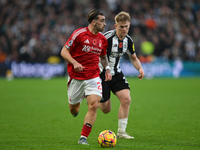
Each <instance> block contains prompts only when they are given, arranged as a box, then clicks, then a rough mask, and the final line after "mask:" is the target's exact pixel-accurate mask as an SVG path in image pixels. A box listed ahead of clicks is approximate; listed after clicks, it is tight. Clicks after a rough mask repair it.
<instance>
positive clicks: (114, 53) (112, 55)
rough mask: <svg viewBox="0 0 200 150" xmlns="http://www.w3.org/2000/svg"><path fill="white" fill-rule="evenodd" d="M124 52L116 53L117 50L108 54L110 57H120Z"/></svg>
mask: <svg viewBox="0 0 200 150" xmlns="http://www.w3.org/2000/svg"><path fill="white" fill-rule="evenodd" d="M123 54H124V53H118V52H112V53H111V54H110V57H112V58H117V57H121V56H122V55H123Z"/></svg>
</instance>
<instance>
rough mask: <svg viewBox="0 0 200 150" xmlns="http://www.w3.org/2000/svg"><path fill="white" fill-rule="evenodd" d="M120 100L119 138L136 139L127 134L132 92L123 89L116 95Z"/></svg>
mask: <svg viewBox="0 0 200 150" xmlns="http://www.w3.org/2000/svg"><path fill="white" fill-rule="evenodd" d="M115 95H116V96H117V97H118V99H119V100H120V107H119V113H118V135H117V136H118V138H126V139H134V137H132V136H130V135H128V134H127V133H126V127H127V124H128V115H129V108H130V103H131V97H130V90H129V89H123V90H121V91H118V92H116V93H115Z"/></svg>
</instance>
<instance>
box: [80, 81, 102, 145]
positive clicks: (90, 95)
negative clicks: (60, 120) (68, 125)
mask: <svg viewBox="0 0 200 150" xmlns="http://www.w3.org/2000/svg"><path fill="white" fill-rule="evenodd" d="M101 93H102V87H101V81H100V78H99V77H98V78H94V79H90V80H86V81H85V95H86V97H87V104H88V112H87V114H86V116H85V119H84V125H83V128H82V132H81V137H80V139H79V142H78V143H79V144H86V145H88V142H87V137H88V136H89V134H90V132H91V130H92V126H93V125H94V123H95V121H96V117H97V109H98V106H99V102H100V100H101V96H102V94H101Z"/></svg>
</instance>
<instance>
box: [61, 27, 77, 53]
mask: <svg viewBox="0 0 200 150" xmlns="http://www.w3.org/2000/svg"><path fill="white" fill-rule="evenodd" d="M77 42H78V35H77V30H75V31H74V32H73V33H72V34H71V36H70V37H69V39H68V40H67V42H66V43H65V45H64V46H65V47H66V48H67V49H69V50H71V49H73V47H75V46H76V45H77V44H76V43H77Z"/></svg>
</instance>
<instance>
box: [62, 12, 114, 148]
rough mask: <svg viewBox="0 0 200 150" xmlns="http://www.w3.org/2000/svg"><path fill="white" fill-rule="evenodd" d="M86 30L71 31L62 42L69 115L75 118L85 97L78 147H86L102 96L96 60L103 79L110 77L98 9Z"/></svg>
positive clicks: (102, 23)
mask: <svg viewBox="0 0 200 150" xmlns="http://www.w3.org/2000/svg"><path fill="white" fill-rule="evenodd" d="M87 20H88V22H89V25H88V27H83V28H79V29H77V30H75V31H74V32H73V33H72V35H71V36H70V38H69V39H68V40H67V42H66V43H65V45H64V47H63V48H62V51H61V56H62V57H63V58H64V59H65V60H66V61H67V62H68V65H67V71H68V75H69V77H68V102H69V109H70V112H71V114H72V115H73V116H74V117H76V116H77V115H78V113H79V108H80V103H81V101H82V100H83V99H84V98H86V99H87V104H88V112H87V114H86V116H85V119H84V125H83V128H82V132H81V137H80V139H79V141H78V143H79V144H84V145H89V144H88V142H87V137H88V136H89V134H90V132H91V129H92V126H93V124H94V123H95V120H96V116H97V109H98V105H99V102H100V100H101V97H102V86H101V79H100V69H99V66H98V64H99V58H100V60H101V64H102V66H103V67H104V68H105V70H106V73H105V80H106V81H109V80H111V78H112V75H111V73H110V70H109V67H108V60H107V56H106V49H107V40H106V38H105V36H103V34H102V33H100V32H102V31H103V30H104V28H105V25H106V23H105V16H104V15H103V13H101V12H100V11H99V10H95V9H94V10H92V11H90V12H89V13H88V15H87Z"/></svg>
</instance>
